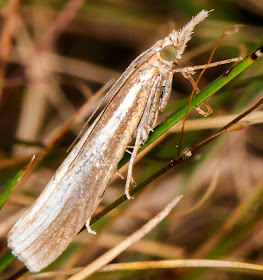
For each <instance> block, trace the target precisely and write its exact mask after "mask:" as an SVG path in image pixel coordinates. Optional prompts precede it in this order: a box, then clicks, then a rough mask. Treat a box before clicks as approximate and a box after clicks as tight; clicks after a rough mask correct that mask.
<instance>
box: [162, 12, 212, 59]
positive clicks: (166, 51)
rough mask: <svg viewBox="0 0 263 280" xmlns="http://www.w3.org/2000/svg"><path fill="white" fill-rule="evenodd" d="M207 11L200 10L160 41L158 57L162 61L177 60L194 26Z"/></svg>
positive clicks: (205, 15)
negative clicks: (185, 23) (179, 28)
mask: <svg viewBox="0 0 263 280" xmlns="http://www.w3.org/2000/svg"><path fill="white" fill-rule="evenodd" d="M208 13H209V12H207V11H204V10H202V11H201V12H200V13H199V14H197V15H196V16H195V17H193V18H192V20H191V21H190V22H188V23H187V25H185V26H184V27H183V28H182V29H181V30H179V31H176V30H173V31H172V32H171V33H170V34H169V35H168V36H167V37H165V38H164V39H163V40H162V42H161V49H160V51H159V54H160V58H161V59H162V60H163V61H164V62H173V61H175V62H176V61H177V60H179V59H180V58H181V57H182V54H183V52H184V50H185V48H186V45H187V43H188V41H189V40H190V39H191V34H192V33H193V30H194V27H195V26H196V25H197V24H198V23H200V22H201V21H203V20H204V19H205V18H206V17H207V16H208Z"/></svg>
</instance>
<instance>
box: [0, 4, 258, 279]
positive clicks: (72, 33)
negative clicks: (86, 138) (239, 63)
mask: <svg viewBox="0 0 263 280" xmlns="http://www.w3.org/2000/svg"><path fill="white" fill-rule="evenodd" d="M0 9H1V13H0V23H1V24H0V30H1V35H0V36H1V37H0V58H1V61H0V80H1V82H0V83H1V87H0V106H1V110H0V114H1V118H0V134H1V137H0V192H2V191H3V190H4V189H5V186H6V185H7V184H8V182H10V180H11V179H12V178H13V177H14V176H15V174H16V173H17V172H18V171H19V170H20V169H21V168H22V167H23V166H24V165H25V164H26V163H27V162H28V161H29V160H30V158H31V157H32V156H33V154H38V153H42V154H41V155H42V156H43V160H41V161H40V162H38V164H37V166H35V168H34V172H30V174H29V175H30V176H29V175H28V176H27V178H26V180H24V182H23V184H20V185H19V186H18V188H17V189H15V191H14V193H13V194H12V196H11V197H10V199H9V200H8V201H7V203H6V205H5V207H3V209H2V210H1V212H0V223H1V227H0V238H1V239H0V246H1V251H0V254H1V255H4V254H5V253H6V252H7V250H8V248H7V247H6V236H7V233H8V231H9V230H10V228H11V226H12V225H13V224H14V223H15V221H16V220H17V219H18V218H19V217H20V216H21V215H22V213H23V212H24V211H25V209H26V208H27V207H28V206H29V205H31V203H32V202H33V201H34V200H35V199H36V198H37V197H38V196H39V194H40V193H41V191H42V190H43V188H44V186H45V185H46V183H47V182H48V180H49V179H50V178H51V176H52V175H53V173H54V171H55V170H56V169H57V168H58V166H59V164H60V163H61V162H62V161H63V159H64V158H65V156H66V150H67V148H68V147H69V146H70V144H71V143H72V142H73V141H74V139H75V137H76V136H77V134H78V132H79V131H80V130H81V128H82V126H83V124H84V123H85V121H86V120H87V119H88V117H89V116H90V114H91V113H92V111H93V110H94V109H95V108H96V107H97V105H98V104H99V102H100V100H101V95H98V90H99V89H101V88H102V86H104V85H105V84H106V83H107V82H109V81H112V79H116V78H118V76H119V75H120V74H121V73H122V72H123V71H124V70H125V68H126V67H127V66H128V65H129V63H130V62H131V61H132V60H133V59H134V58H136V57H137V56H138V55H139V54H140V53H142V52H143V51H144V50H146V49H147V48H149V47H150V46H151V45H152V44H153V43H155V42H156V41H157V40H159V39H161V38H163V37H165V36H166V35H167V34H168V33H169V32H170V31H171V30H172V29H174V28H175V29H180V28H182V27H183V26H184V25H185V24H186V23H187V22H188V21H189V20H190V19H191V17H192V16H194V15H196V14H197V13H198V12H199V11H201V10H202V9H205V10H212V9H214V10H213V12H211V13H210V15H209V17H208V19H206V20H205V21H204V22H202V23H201V24H200V25H198V26H197V27H196V29H195V30H196V31H195V33H194V34H193V36H192V40H191V41H190V42H189V44H188V47H187V50H186V52H185V54H184V56H183V58H182V60H181V62H180V66H192V65H198V64H205V63H206V62H207V60H208V58H209V55H210V53H211V50H212V49H213V46H214V44H215V43H216V42H217V40H218V38H219V37H220V36H221V34H222V33H223V32H224V31H225V30H226V29H227V28H228V27H230V26H232V25H234V24H242V25H244V26H243V28H242V29H241V30H240V31H239V33H237V34H235V35H233V36H229V37H227V38H225V39H224V40H223V42H222V43H221V45H220V47H219V48H218V49H217V51H216V53H215V56H214V58H213V61H218V60H223V59H227V58H232V57H237V56H242V55H246V54H249V53H251V52H252V51H253V50H255V49H256V48H258V47H259V46H260V45H262V41H263V20H262V19H263V1H258V0H242V1H238V0H210V1H207V0H201V1H200V0H184V1H178V0H163V1H158V0H146V1H132V0H104V1H103V0H101V1H95V0H93V1H92V0H91V1H89V0H87V1H80V0H77V1H62V0H57V1H51V0H46V1H40V0H34V1H26V0H24V1H22V0H20V1H19V0H9V1H4V0H1V1H0ZM229 67H230V66H229V65H224V66H220V67H216V68H213V69H209V70H207V71H206V73H205V74H204V76H203V77H202V79H201V81H200V83H199V87H200V88H201V89H202V88H204V87H206V86H207V85H208V84H209V83H211V82H212V81H213V80H215V79H216V78H217V77H218V76H219V75H221V74H222V73H224V72H225V71H226V70H227V69H229ZM262 74H263V64H262V61H259V62H258V63H255V64H254V65H253V66H252V67H250V68H249V69H248V70H246V71H245V72H244V73H242V75H240V76H238V78H236V79H235V80H233V81H232V82H230V83H229V84H228V85H227V86H226V87H224V88H223V89H222V90H221V91H220V92H218V93H217V94H216V95H214V96H213V98H210V99H209V100H208V102H209V104H210V105H211V106H212V108H213V111H214V112H213V114H212V115H210V116H209V117H208V118H206V119H204V118H203V117H202V116H200V115H198V114H197V113H196V112H194V113H192V114H191V115H190V117H189V119H197V118H198V119H199V120H200V122H199V123H198V124H196V125H195V127H194V128H193V129H192V130H191V131H186V132H185V134H184V139H183V148H184V149H186V148H187V147H188V148H189V147H191V146H193V145H195V144H196V143H198V142H200V141H201V140H202V139H204V138H205V137H207V136H209V135H211V134H212V133H213V131H216V130H217V129H218V128H221V127H222V126H223V125H224V124H225V123H224V122H222V119H221V118H220V117H223V116H229V121H230V120H231V119H232V118H233V116H232V114H238V113H241V112H243V111H244V110H245V109H247V108H249V107H250V106H252V104H254V103H255V102H256V101H257V100H259V98H260V97H262V92H263V79H262V77H263V76H262ZM191 90H192V88H191V85H190V83H189V81H187V80H185V79H184V78H183V77H182V75H179V74H176V75H175V76H174V83H173V92H172V94H171V95H172V96H171V100H170V103H169V105H168V106H167V108H166V110H165V111H164V112H163V113H162V114H161V116H160V120H162V119H164V118H165V117H167V116H168V115H169V114H170V113H171V112H173V111H174V110H176V108H178V106H180V104H181V102H182V100H184V101H185V100H186V99H187V98H189V95H190V93H191ZM86 102H89V103H88V106H87V109H86V110H85V112H84V113H82V114H81V116H79V117H78V118H76V119H74V125H73V126H71V128H70V129H69V130H68V131H67V132H66V133H65V134H64V135H63V136H61V137H59V140H58V141H54V139H55V138H56V136H57V133H58V128H60V127H61V126H62V125H63V124H65V123H66V122H67V121H68V120H70V119H71V118H72V116H73V115H74V113H75V112H76V111H77V110H78V109H79V108H80V107H81V106H82V105H83V104H85V103H86ZM259 113H262V112H260V111H259ZM213 120H216V121H215V122H214V124H213V125H211V123H212V122H213ZM262 121H263V115H262V114H261V115H259V117H258V121H257V124H254V125H251V126H249V125H248V126H247V127H246V128H245V129H241V130H238V131H234V132H230V133H228V134H226V135H223V136H221V137H220V138H219V139H218V140H217V141H215V142H213V143H211V144H209V145H208V146H207V147H206V148H205V149H203V150H202V151H200V153H199V154H198V155H196V156H194V157H192V158H191V159H190V160H187V161H185V162H183V163H182V164H181V165H178V166H176V168H174V169H172V170H170V171H169V172H168V173H166V174H164V175H163V176H162V177H160V178H158V180H155V181H154V182H153V183H152V184H150V185H149V186H148V187H147V188H146V189H145V190H144V191H143V192H141V193H140V194H139V195H137V196H136V197H135V199H134V200H132V201H129V202H128V203H125V205H124V206H122V211H119V209H115V211H113V212H112V213H110V214H108V215H107V216H106V217H104V218H103V219H101V220H99V221H98V222H97V223H95V224H94V225H93V227H92V228H93V229H95V230H96V231H97V232H98V235H97V236H95V237H94V236H91V235H89V234H88V233H87V232H82V233H81V234H79V235H78V236H77V237H76V238H75V240H74V242H73V243H72V244H71V245H70V247H69V248H68V250H66V252H65V253H64V254H63V255H62V256H61V257H60V258H59V259H58V260H57V261H56V262H55V263H54V264H53V265H51V267H50V268H49V269H48V270H50V269H54V270H58V269H68V268H71V267H75V266H83V265H86V264H88V263H89V262H90V261H91V260H93V259H95V258H96V257H97V256H99V255H100V254H102V253H103V252H105V251H106V250H107V249H109V248H111V247H112V246H114V245H115V244H117V243H118V242H120V240H122V239H123V238H124V237H125V236H128V235H129V234H131V233H132V232H134V231H135V230H136V229H137V228H138V227H139V226H140V225H143V224H144V223H145V222H146V221H147V220H149V219H150V218H151V217H152V216H153V215H154V214H155V213H157V212H158V211H159V210H160V209H161V208H162V207H164V205H166V204H167V203H168V202H169V201H170V200H171V199H172V198H173V197H174V196H176V195H179V194H184V196H185V197H184V199H183V201H182V202H181V203H180V205H179V206H178V209H177V212H175V214H174V215H171V216H170V217H169V218H168V219H167V220H166V221H164V222H162V223H161V224H160V226H159V227H157V228H156V229H155V230H154V231H153V232H151V233H150V234H148V235H147V236H146V238H145V239H144V240H142V241H140V242H138V243H137V244H136V245H134V246H133V247H131V248H130V249H129V250H128V251H126V252H125V253H123V254H121V255H120V256H119V257H118V258H117V259H116V260H115V261H114V262H129V261H145V260H160V259H181V258H184V259H194V258H198V259H200V258H210V259H221V260H238V261H244V262H251V263H256V264H262V262H263V253H262V252H263V215H262V213H263V211H262V210H263V209H262V207H263V203H262V193H263V159H262V154H263V150H262V147H263V146H262V143H263V132H262ZM179 129H180V126H179V128H178V129H177V131H176V130H175V129H173V130H172V131H169V132H168V133H166V134H165V136H164V137H163V138H162V141H159V143H156V144H155V145H154V146H152V148H151V150H149V151H148V152H147V153H145V154H144V156H143V157H142V158H141V159H140V160H139V161H138V163H136V165H135V168H134V177H135V180H136V182H138V183H140V182H142V181H143V180H144V179H146V178H147V177H149V176H150V175H152V174H154V173H155V172H156V171H157V170H159V169H160V168H161V167H162V166H164V165H165V164H167V163H168V162H169V160H170V159H171V158H173V157H176V155H177V152H178V150H177V147H178V141H179V136H180V133H179ZM55 142H56V143H55ZM47 145H48V151H47V149H45V147H46V146H47ZM44 155H45V156H44ZM217 173H218V177H216V176H217ZM123 174H124V175H125V174H126V173H125V171H123ZM124 182H125V181H123V180H121V179H120V178H114V179H113V181H112V184H111V185H110V187H109V188H108V189H107V191H106V193H105V196H104V199H103V201H102V205H101V207H102V206H105V205H108V204H110V203H111V202H112V201H113V200H115V199H116V198H118V197H119V196H120V195H122V194H123V191H124V185H125V183H124ZM213 182H214V183H213ZM208 189H209V190H212V191H211V194H210V195H209V197H208V198H206V200H205V202H204V203H203V204H202V205H201V206H200V207H198V208H197V209H195V210H194V211H192V212H191V213H189V214H188V215H182V216H180V213H183V212H184V211H185V210H187V209H190V208H191V207H193V206H194V205H196V203H197V202H198V201H199V200H200V199H201V198H202V196H203V195H204V193H206V191H207V190H208ZM101 207H99V208H101ZM124 207H125V208H124ZM124 209H125V211H124ZM110 222H111V223H110ZM100 233H101V234H100ZM22 267H23V264H22V263H21V262H19V261H18V260H15V261H14V262H13V263H12V264H10V266H8V267H7V268H6V269H5V271H4V273H3V274H2V276H1V277H2V279H4V278H6V277H9V276H10V275H12V274H14V273H16V272H17V271H18V270H19V269H20V268H22ZM134 277H136V279H259V277H260V276H259V275H254V274H250V275H247V274H244V273H233V272H229V271H226V270H216V269H209V270H197V269H191V270H190V269H188V270H186V269H163V270H160V269H159V270H149V271H147V270H146V271H139V272H138V271H135V272H133V271H129V272H110V273H97V274H95V275H94V276H93V278H94V279H95V278H96V279H105V278H106V279H129V278H130V279H134ZM60 279H61V278H60Z"/></svg>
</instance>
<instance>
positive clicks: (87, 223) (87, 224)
mask: <svg viewBox="0 0 263 280" xmlns="http://www.w3.org/2000/svg"><path fill="white" fill-rule="evenodd" d="M90 219H91V217H90V218H88V220H87V222H86V224H85V226H86V228H87V231H88V233H91V234H97V232H96V231H95V230H92V229H91V227H90Z"/></svg>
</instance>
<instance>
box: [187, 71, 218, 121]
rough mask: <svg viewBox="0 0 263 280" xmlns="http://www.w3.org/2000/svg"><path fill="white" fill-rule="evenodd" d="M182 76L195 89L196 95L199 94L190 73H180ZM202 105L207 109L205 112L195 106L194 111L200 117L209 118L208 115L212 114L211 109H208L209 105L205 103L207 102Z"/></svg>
mask: <svg viewBox="0 0 263 280" xmlns="http://www.w3.org/2000/svg"><path fill="white" fill-rule="evenodd" d="M182 75H183V76H184V77H185V78H186V79H187V80H189V81H190V83H191V84H192V86H193V88H195V91H196V93H199V92H200V89H199V87H198V86H196V83H195V80H194V78H193V77H192V75H191V74H190V73H187V72H182ZM203 103H204V104H205V107H206V109H207V111H206V112H205V111H203V110H202V109H201V108H200V107H199V106H198V105H196V106H195V109H196V111H197V112H198V113H199V114H200V115H202V116H204V117H207V116H209V115H210V114H211V113H212V112H213V110H212V108H211V107H210V105H209V104H208V103H207V101H204V102H203Z"/></svg>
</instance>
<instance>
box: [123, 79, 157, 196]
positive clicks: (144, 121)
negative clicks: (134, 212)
mask: <svg viewBox="0 0 263 280" xmlns="http://www.w3.org/2000/svg"><path fill="white" fill-rule="evenodd" d="M161 80H162V77H161V75H156V76H155V77H154V79H153V80H152V81H151V87H150V88H149V90H150V93H149V98H148V101H147V104H146V106H145V109H144V112H143V115H142V118H141V120H140V123H139V125H138V127H137V129H136V130H135V133H134V135H135V136H136V140H135V144H134V148H133V151H132V155H131V158H130V162H129V166H128V172H127V180H126V185H125V194H126V197H127V199H131V198H132V197H131V196H130V194H129V187H130V183H132V184H133V185H134V184H135V182H134V180H133V177H132V168H133V164H134V160H135V157H136V155H137V152H138V150H139V148H140V145H141V143H142V142H143V141H146V140H147V138H148V135H149V130H150V129H149V128H150V125H149V120H150V118H149V116H150V112H151V111H152V105H153V104H155V103H156V102H154V100H155V97H156V94H157V96H158V94H159V96H160V93H158V91H160V85H161ZM156 99H159V98H158V97H156ZM156 110H158V106H157V105H156Z"/></svg>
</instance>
